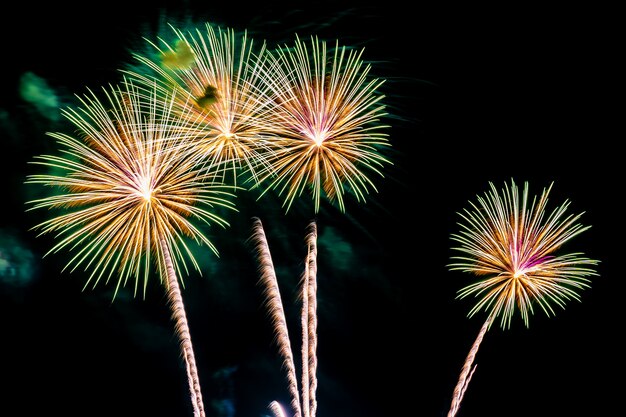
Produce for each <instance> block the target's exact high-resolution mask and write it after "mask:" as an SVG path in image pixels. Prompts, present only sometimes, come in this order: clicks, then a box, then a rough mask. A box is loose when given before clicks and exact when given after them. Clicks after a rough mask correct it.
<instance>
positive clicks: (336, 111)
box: [258, 37, 390, 212]
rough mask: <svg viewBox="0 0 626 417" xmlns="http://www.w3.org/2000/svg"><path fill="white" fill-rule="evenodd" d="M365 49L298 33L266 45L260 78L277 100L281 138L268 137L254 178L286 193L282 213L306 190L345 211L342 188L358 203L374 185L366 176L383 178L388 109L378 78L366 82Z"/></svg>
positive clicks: (276, 117)
mask: <svg viewBox="0 0 626 417" xmlns="http://www.w3.org/2000/svg"><path fill="white" fill-rule="evenodd" d="M362 54H363V51H362V50H361V51H355V50H352V49H347V48H346V47H339V43H338V42H337V43H336V44H335V47H334V48H330V50H329V49H327V47H326V43H325V42H323V41H320V40H319V39H318V38H313V37H312V38H311V42H310V45H309V46H307V44H306V43H305V42H303V41H301V40H300V39H299V38H297V39H296V42H295V45H294V47H293V48H289V47H288V46H284V47H282V48H277V49H276V50H275V51H274V52H272V51H268V52H267V56H268V58H267V59H266V60H265V61H264V65H265V67H264V68H265V70H264V71H263V75H264V77H263V80H264V82H265V83H266V84H267V89H265V90H264V91H269V92H270V93H271V100H272V101H273V102H274V103H275V106H274V107H273V108H272V119H271V122H272V124H273V126H274V129H273V131H274V132H275V133H276V134H277V135H278V136H279V138H278V139H275V140H273V141H272V142H271V143H272V145H273V146H274V149H273V151H272V152H271V153H270V154H269V155H270V156H269V157H268V160H267V162H268V164H269V167H265V168H263V169H261V170H259V172H258V174H259V182H260V183H267V184H268V185H267V186H266V188H265V190H264V191H263V192H262V194H264V193H265V192H267V191H268V190H269V189H274V190H277V192H278V194H279V195H281V196H284V204H283V205H284V206H286V210H287V211H288V210H289V208H290V207H291V204H292V203H293V201H294V199H295V198H296V197H298V196H300V195H301V194H302V193H303V192H304V191H305V190H306V189H308V191H310V193H311V195H312V197H313V201H314V202H315V211H316V212H317V211H318V210H319V205H320V199H321V197H322V196H323V195H325V196H326V197H327V198H328V200H329V201H335V200H336V201H337V204H338V206H339V208H340V209H341V211H345V207H344V194H347V193H352V194H353V195H354V196H355V197H356V199H357V201H364V200H365V196H366V194H368V193H369V190H370V189H372V190H376V187H375V185H374V183H373V182H372V180H371V179H370V178H369V177H368V174H370V173H375V174H378V175H380V176H383V173H382V167H383V166H384V164H386V163H390V162H389V160H387V159H386V158H385V157H384V156H383V155H382V154H381V152H380V150H381V149H382V148H384V147H386V146H389V142H388V139H387V134H386V133H385V132H384V130H385V129H386V128H387V127H388V126H386V125H384V124H381V123H380V119H381V118H382V117H384V116H385V115H386V113H385V110H384V109H385V106H384V105H383V104H381V99H383V98H384V96H383V95H382V94H378V93H377V89H378V88H379V87H380V86H381V84H382V83H383V81H382V80H378V79H372V80H369V72H370V66H369V65H366V64H365V63H364V61H363V58H362Z"/></svg>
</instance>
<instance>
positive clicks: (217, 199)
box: [27, 82, 234, 416]
mask: <svg viewBox="0 0 626 417" xmlns="http://www.w3.org/2000/svg"><path fill="white" fill-rule="evenodd" d="M103 90H104V93H105V97H106V100H100V99H99V98H98V97H97V96H96V94H94V93H91V94H89V95H85V96H84V97H82V98H80V100H81V103H82V106H83V107H82V108H80V109H78V110H75V109H68V110H65V111H64V113H63V114H64V116H65V117H66V118H67V119H68V120H69V121H70V122H71V123H72V124H73V125H74V126H75V128H76V129H77V132H78V133H77V134H76V136H70V135H67V134H64V133H51V134H50V135H51V136H52V137H54V138H55V139H56V140H57V142H58V143H59V145H60V146H61V147H62V149H63V155H62V156H54V155H43V156H40V157H38V158H37V159H36V161H35V163H36V164H41V165H44V166H46V167H47V168H49V169H53V170H55V171H54V172H52V173H49V174H36V175H31V176H29V177H28V179H27V182H29V183H34V184H43V185H45V186H50V187H54V188H55V189H56V190H58V194H54V195H50V196H48V197H45V198H42V199H38V200H34V201H31V202H29V203H30V204H32V208H31V209H41V208H45V209H57V210H61V212H60V214H58V215H57V216H56V217H53V218H51V219H49V220H46V221H44V222H42V223H40V224H38V225H37V226H36V227H35V228H36V229H39V230H41V234H45V233H52V234H54V236H55V238H57V239H58V242H57V243H56V244H55V245H54V246H53V247H52V249H50V251H49V252H48V253H54V252H58V251H60V250H62V249H65V250H69V251H71V252H74V255H73V257H72V258H71V259H70V260H69V262H68V263H67V267H66V268H70V269H71V270H72V271H73V270H75V269H77V268H79V267H82V268H83V269H85V270H88V269H91V273H90V275H89V278H88V279H87V283H86V284H85V286H87V285H89V283H90V282H91V283H92V285H93V286H95V285H96V284H97V283H98V282H99V281H100V280H101V279H102V278H105V280H106V281H109V280H110V279H111V278H113V279H115V280H116V281H117V284H116V287H115V293H114V294H117V292H118V289H119V288H120V286H123V285H125V284H126V283H127V281H128V280H131V279H132V280H134V291H135V294H136V293H137V290H138V287H139V285H140V283H142V282H143V284H142V286H143V293H144V296H145V292H146V285H147V282H148V277H149V276H150V274H149V272H150V270H151V268H152V267H153V266H156V269H157V271H158V276H159V278H160V280H161V282H162V283H163V284H164V286H165V287H166V289H167V295H168V302H169V305H170V308H171V313H172V317H173V319H174V321H175V323H176V331H177V334H178V336H179V338H180V342H181V350H182V353H183V358H184V360H185V364H186V369H187V374H188V379H189V387H190V393H191V396H192V402H193V406H194V414H195V415H196V416H204V405H203V403H202V395H201V392H200V384H199V380H198V375H197V370H196V364H195V358H194V353H193V348H192V345H191V337H190V333H189V328H188V324H187V318H186V313H185V309H184V305H183V300H182V296H181V291H180V287H179V283H178V279H179V277H181V273H182V272H185V273H187V272H188V268H187V262H188V261H191V263H192V264H193V265H194V266H195V268H196V269H197V270H198V271H200V270H199V266H198V264H197V262H196V260H195V258H194V256H193V253H192V251H191V248H190V247H189V246H188V244H187V243H186V239H187V238H191V239H193V240H195V241H196V243H198V244H201V245H202V244H204V245H207V246H208V247H209V248H210V249H211V250H213V251H216V249H215V247H214V246H213V244H212V243H211V241H210V240H209V239H208V238H207V237H206V236H205V235H204V234H203V232H202V230H201V228H200V226H201V225H206V224H213V223H215V224H218V225H221V226H226V225H227V222H226V221H225V220H224V219H223V218H222V217H221V216H220V215H219V214H218V213H216V209H220V208H225V209H233V208H234V207H233V204H232V203H231V202H230V197H231V196H232V194H231V193H230V192H229V191H228V188H225V187H224V186H223V185H222V183H221V177H220V175H219V172H220V171H217V173H216V171H213V170H211V169H209V168H214V166H212V165H209V164H202V163H199V161H198V155H197V152H196V151H195V150H196V148H195V147H193V146H192V147H190V146H188V143H187V141H188V140H193V139H194V138H195V137H196V136H197V135H198V131H197V129H196V128H197V127H196V126H194V125H192V124H190V123H189V120H184V122H183V121H182V119H180V118H178V116H174V115H172V114H171V113H170V111H171V109H172V108H173V103H174V102H176V100H178V98H177V96H176V94H177V93H178V92H173V94H172V95H171V96H169V97H163V96H159V98H158V99H157V94H156V93H154V92H153V93H152V94H151V95H149V96H144V95H143V94H144V93H145V91H144V92H140V90H139V89H137V88H136V87H134V86H133V85H132V83H130V82H125V83H123V85H122V86H121V87H119V86H118V87H112V88H110V89H108V90H107V89H103ZM164 98H165V99H166V100H167V101H165V102H164V103H159V104H158V105H157V104H156V102H157V100H161V99H164ZM150 103H151V104H152V105H149V106H147V107H145V106H146V105H147V104H150ZM177 121H178V122H177ZM195 223H197V224H195ZM186 259H187V261H186ZM114 297H115V295H114Z"/></svg>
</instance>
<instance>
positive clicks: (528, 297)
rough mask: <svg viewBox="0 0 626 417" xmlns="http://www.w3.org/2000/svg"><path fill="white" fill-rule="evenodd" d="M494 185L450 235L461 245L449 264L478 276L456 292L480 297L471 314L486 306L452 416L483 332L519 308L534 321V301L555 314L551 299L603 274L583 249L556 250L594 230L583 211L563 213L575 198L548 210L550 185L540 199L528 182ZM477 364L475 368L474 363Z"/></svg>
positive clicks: (570, 294)
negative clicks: (585, 222) (521, 186)
mask: <svg viewBox="0 0 626 417" xmlns="http://www.w3.org/2000/svg"><path fill="white" fill-rule="evenodd" d="M490 188H491V191H490V192H487V193H485V195H484V197H480V196H479V197H478V203H470V204H471V208H472V210H468V209H466V210H464V212H463V213H459V215H460V216H461V219H462V222H459V226H460V227H461V231H460V232H459V233H457V234H453V235H452V240H454V241H456V242H457V243H459V244H460V246H458V247H454V248H453V249H454V250H457V251H459V252H461V255H458V256H454V257H453V259H454V260H456V262H454V263H452V264H450V265H448V267H449V268H450V270H460V271H464V272H469V273H472V274H474V275H476V276H478V277H480V279H479V280H478V281H476V282H475V283H473V284H470V285H468V286H466V287H464V288H462V289H461V290H460V291H459V293H458V297H457V298H465V297H467V296H469V295H474V296H475V297H480V298H479V300H478V302H477V303H476V304H475V306H474V307H473V308H472V309H471V310H470V312H469V314H468V316H469V317H471V316H473V315H474V314H476V313H477V312H478V311H480V310H485V311H487V312H488V315H487V320H486V321H485V323H484V325H483V327H482V329H481V331H480V333H479V336H478V337H477V339H476V341H475V342H474V344H473V345H472V349H471V351H470V354H469V355H468V357H467V359H466V361H465V365H464V367H463V370H462V372H461V376H460V378H459V382H458V384H457V386H456V388H455V390H454V394H453V400H452V406H451V408H450V411H449V413H448V416H449V417H453V416H454V415H455V414H456V413H457V411H458V409H459V407H460V402H461V399H462V398H463V394H464V393H465V390H466V389H467V385H468V384H469V380H470V379H471V376H472V374H473V370H472V374H469V369H470V367H471V365H472V363H473V361H474V357H475V355H476V352H477V351H478V348H479V346H480V343H481V342H482V338H483V336H484V334H485V332H486V331H487V330H488V329H489V328H490V327H491V324H492V323H493V321H495V320H496V319H497V318H498V316H501V317H500V326H501V327H502V328H503V329H505V328H509V327H510V324H511V319H512V317H513V315H514V313H515V312H516V311H519V313H520V316H521V318H522V320H523V321H524V324H525V325H526V327H528V319H529V315H530V314H533V312H534V311H533V304H537V305H539V307H540V308H541V309H542V310H543V311H544V313H546V315H548V316H550V315H553V314H554V309H553V307H552V305H553V304H555V305H557V306H559V307H561V308H565V302H566V301H568V300H571V299H574V300H578V301H580V297H579V295H578V291H580V290H583V289H585V288H588V287H589V282H590V279H589V277H591V276H596V275H597V273H596V272H595V270H594V269H592V266H594V265H597V264H598V261H596V260H593V259H589V258H586V257H584V256H583V254H582V253H577V252H576V253H568V254H564V255H557V254H555V252H556V251H557V250H558V249H560V248H561V246H563V245H564V244H565V243H567V242H568V241H569V240H570V239H572V238H573V237H575V236H577V235H579V234H580V233H582V232H584V231H586V230H588V229H589V227H590V226H582V225H581V224H580V223H577V222H578V221H579V219H580V217H581V216H582V213H580V214H577V215H572V214H569V215H567V216H566V215H565V213H566V211H567V209H568V207H569V204H570V202H569V201H567V200H566V201H565V202H564V203H563V204H561V205H560V206H558V207H557V208H556V209H554V210H553V211H551V212H547V202H548V195H549V193H550V190H551V188H552V185H551V186H550V187H549V188H547V189H545V188H544V190H543V192H542V194H541V196H540V197H539V199H537V198H536V197H533V199H532V201H530V200H529V191H528V183H525V186H524V190H523V192H522V195H521V197H520V194H519V192H518V188H517V185H516V184H515V182H514V181H513V180H511V184H510V186H509V185H508V184H506V183H505V186H504V188H503V189H502V193H501V194H500V193H499V192H498V190H497V189H496V187H495V186H494V185H493V183H490ZM474 369H475V367H474Z"/></svg>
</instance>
